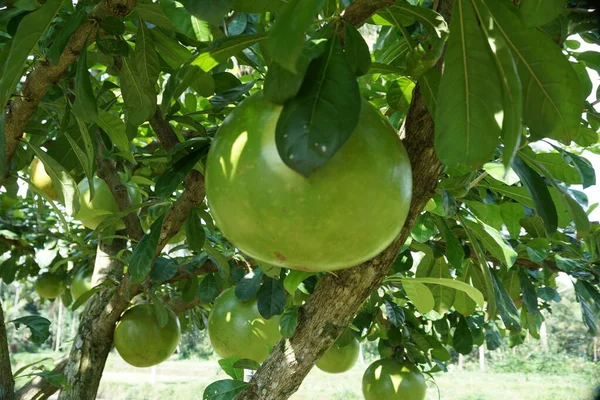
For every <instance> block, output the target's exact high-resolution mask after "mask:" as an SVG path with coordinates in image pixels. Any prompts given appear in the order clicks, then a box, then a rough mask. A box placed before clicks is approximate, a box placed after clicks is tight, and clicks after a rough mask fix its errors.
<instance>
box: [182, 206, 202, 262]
mask: <svg viewBox="0 0 600 400" xmlns="http://www.w3.org/2000/svg"><path fill="white" fill-rule="evenodd" d="M185 237H186V242H187V244H188V247H189V248H190V250H192V251H194V252H196V253H202V250H203V248H204V242H205V240H206V232H204V227H203V226H202V221H200V217H199V216H198V213H197V212H196V209H194V208H192V209H191V210H190V213H189V215H188V217H187V219H186V220H185Z"/></svg>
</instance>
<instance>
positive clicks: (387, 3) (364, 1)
mask: <svg viewBox="0 0 600 400" xmlns="http://www.w3.org/2000/svg"><path fill="white" fill-rule="evenodd" d="M395 2H396V0H356V1H355V2H354V3H352V4H350V5H349V6H348V8H346V10H344V14H343V15H342V19H344V21H346V22H348V23H350V24H351V25H354V26H360V25H362V24H364V23H365V21H366V20H368V19H369V18H371V16H372V15H373V14H375V13H376V12H377V11H378V10H380V9H382V8H386V7H391V6H393V5H394V3H395Z"/></svg>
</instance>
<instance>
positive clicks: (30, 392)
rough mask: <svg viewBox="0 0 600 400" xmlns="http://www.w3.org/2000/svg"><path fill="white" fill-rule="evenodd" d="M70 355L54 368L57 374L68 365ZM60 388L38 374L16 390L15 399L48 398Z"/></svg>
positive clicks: (33, 399)
mask: <svg viewBox="0 0 600 400" xmlns="http://www.w3.org/2000/svg"><path fill="white" fill-rule="evenodd" d="M68 360H69V359H68V357H63V358H62V359H61V360H60V361H59V362H58V363H56V366H55V367H54V369H53V370H52V372H54V373H57V374H62V373H63V372H64V370H65V367H66V365H67V361H68ZM58 389H59V388H58V387H56V386H54V385H52V384H51V383H50V382H48V381H47V380H46V379H44V378H42V377H41V376H38V377H36V378H34V379H32V380H31V381H29V382H28V383H27V384H25V385H24V386H23V387H21V388H20V389H19V390H17V391H16V392H15V399H17V400H46V399H47V398H49V397H50V396H52V395H53V394H54V393H55V392H56V391H57V390H58Z"/></svg>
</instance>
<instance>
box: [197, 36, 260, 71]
mask: <svg viewBox="0 0 600 400" xmlns="http://www.w3.org/2000/svg"><path fill="white" fill-rule="evenodd" d="M266 38H267V34H266V33H260V34H255V35H239V36H233V37H227V38H223V39H219V40H216V41H215V42H214V43H213V44H212V45H211V46H209V47H208V48H206V49H205V51H203V52H202V53H200V54H199V55H198V57H196V58H195V59H194V61H192V65H197V66H198V67H200V69H202V70H203V71H204V72H209V71H210V70H212V69H213V68H214V67H216V66H217V65H219V64H221V63H222V62H224V61H226V60H227V59H228V58H229V57H233V56H235V55H236V54H237V53H239V52H240V51H242V50H243V49H245V48H247V47H250V46H252V45H253V44H256V43H259V42H261V41H263V40H265V39H266Z"/></svg>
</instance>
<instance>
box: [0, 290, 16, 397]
mask: <svg viewBox="0 0 600 400" xmlns="http://www.w3.org/2000/svg"><path fill="white" fill-rule="evenodd" d="M14 390H15V380H14V379H13V376H12V369H11V367H10V351H9V350H8V336H7V334H6V325H5V323H4V311H3V310H2V300H0V400H12V399H14V398H15V396H14V395H15V393H14Z"/></svg>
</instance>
